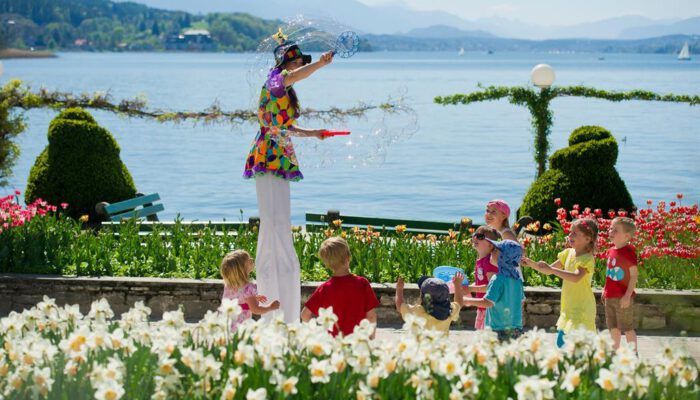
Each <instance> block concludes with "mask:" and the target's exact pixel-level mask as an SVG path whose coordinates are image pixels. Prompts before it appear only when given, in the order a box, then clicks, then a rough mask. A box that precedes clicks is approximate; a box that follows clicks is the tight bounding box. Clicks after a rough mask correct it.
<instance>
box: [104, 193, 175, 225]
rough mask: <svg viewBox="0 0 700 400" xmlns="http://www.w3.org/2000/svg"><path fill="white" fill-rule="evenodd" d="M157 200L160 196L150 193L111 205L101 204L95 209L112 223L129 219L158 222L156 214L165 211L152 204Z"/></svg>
mask: <svg viewBox="0 0 700 400" xmlns="http://www.w3.org/2000/svg"><path fill="white" fill-rule="evenodd" d="M158 200H160V195H158V193H152V194H147V195H143V196H137V197H134V198H133V199H129V200H124V201H120V202H118V203H113V204H109V203H107V202H102V203H99V204H97V206H96V207H95V208H96V209H97V212H98V213H99V214H103V215H104V216H105V217H106V218H107V219H109V220H110V221H112V222H119V221H121V220H123V219H129V218H136V219H141V218H147V219H148V220H149V221H158V215H157V214H158V213H159V212H161V211H163V210H165V207H163V205H162V204H153V203H154V202H156V201H158Z"/></svg>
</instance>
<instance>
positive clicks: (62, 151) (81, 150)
mask: <svg viewBox="0 0 700 400" xmlns="http://www.w3.org/2000/svg"><path fill="white" fill-rule="evenodd" d="M119 151H120V149H119V145H118V144H117V142H116V140H114V137H112V135H111V134H110V133H109V131H107V130H106V129H105V128H103V127H101V126H99V125H98V124H97V122H95V119H94V118H93V117H92V115H90V114H89V113H88V112H86V111H85V110H83V109H80V108H71V109H66V110H64V111H63V112H61V113H60V114H59V115H58V116H57V117H56V118H54V120H53V121H51V124H50V125H49V145H48V146H46V148H45V149H44V151H42V152H41V154H40V155H39V157H37V159H36V162H35V163H34V166H33V167H32V169H31V172H30V174H29V181H28V182H27V190H26V192H25V201H26V202H27V203H31V202H33V201H34V200H35V199H37V198H41V199H44V200H46V201H48V202H49V203H50V204H60V203H64V202H65V203H68V204H69V208H68V210H67V211H68V214H69V215H70V216H72V217H74V218H78V217H80V216H82V215H85V214H88V215H89V216H90V219H91V220H96V219H97V218H98V217H97V215H96V213H95V204H97V203H99V202H101V201H107V202H110V203H113V202H117V201H121V200H126V199H129V198H132V197H134V196H135V195H136V188H135V187H134V181H133V179H132V178H131V174H129V171H128V170H127V168H126V166H125V165H124V163H122V161H121V159H120V158H119Z"/></svg>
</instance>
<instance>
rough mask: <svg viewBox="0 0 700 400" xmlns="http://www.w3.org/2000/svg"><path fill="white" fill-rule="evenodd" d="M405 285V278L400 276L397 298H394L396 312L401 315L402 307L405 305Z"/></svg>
mask: <svg viewBox="0 0 700 400" xmlns="http://www.w3.org/2000/svg"><path fill="white" fill-rule="evenodd" d="M403 285H404V283H403V278H402V277H400V276H399V278H398V279H397V280H396V297H395V298H394V303H395V304H396V311H397V312H399V313H401V306H402V305H403Z"/></svg>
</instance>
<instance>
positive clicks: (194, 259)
mask: <svg viewBox="0 0 700 400" xmlns="http://www.w3.org/2000/svg"><path fill="white" fill-rule="evenodd" d="M547 173H550V172H549V171H548V172H547ZM153 228H154V229H153V231H152V232H151V233H150V234H147V235H143V234H139V225H138V223H137V222H135V221H133V220H132V221H127V222H123V223H121V224H120V225H116V226H113V227H111V226H110V227H104V228H102V230H100V231H99V232H97V233H94V232H92V231H85V230H81V225H80V223H79V222H77V221H75V220H73V219H70V218H65V217H64V216H62V215H60V214H59V215H56V214H53V213H49V214H48V215H47V216H45V217H42V218H34V219H32V220H31V221H30V222H28V223H26V224H24V225H22V226H18V227H13V228H11V229H8V230H5V231H2V232H0V273H7V272H12V273H37V274H57V275H80V276H131V277H161V278H195V279H202V278H219V264H220V262H221V258H222V257H223V256H224V255H225V254H226V253H227V252H229V251H231V250H234V249H242V250H246V251H247V252H249V253H250V254H251V255H253V257H255V251H256V244H257V240H258V235H257V232H256V231H254V230H252V231H251V230H248V229H247V227H245V226H242V227H241V228H239V229H229V230H219V231H217V230H216V229H215V228H213V227H209V226H204V227H193V226H189V225H186V224H182V223H181V221H179V220H177V221H176V223H175V225H174V226H173V227H172V228H170V229H167V228H164V227H162V226H160V225H157V224H156V225H154V226H153ZM328 235H340V236H344V237H345V238H346V239H347V241H348V244H349V246H350V252H351V254H352V260H351V264H350V269H351V271H352V272H353V273H355V274H358V275H362V276H365V277H367V279H369V280H370V281H372V282H378V283H393V282H396V279H397V277H398V276H399V275H400V276H402V277H403V278H404V279H405V280H406V281H407V282H415V281H416V280H417V279H418V278H419V277H420V276H421V275H429V274H430V273H431V271H432V269H433V268H434V267H436V266H438V265H455V266H459V267H462V268H464V269H465V271H466V273H467V275H468V276H470V277H471V276H472V275H473V273H474V265H475V262H476V257H477V255H476V252H475V250H474V249H473V247H472V245H471V243H470V241H469V240H468V239H466V240H465V237H460V236H455V237H454V238H452V237H448V236H445V237H434V236H426V235H413V234H408V233H403V234H398V235H395V236H391V237H387V235H384V233H383V232H382V231H374V232H369V231H365V230H358V231H353V230H342V229H336V230H332V231H325V232H301V231H297V232H295V233H294V234H293V238H294V239H293V240H294V248H295V249H296V252H297V255H298V257H299V261H300V267H301V279H302V280H303V281H323V280H326V279H328V278H329V277H330V274H329V271H328V270H327V269H326V268H325V267H324V266H323V265H322V263H321V262H320V261H319V259H318V256H317V254H318V249H319V247H320V245H321V243H322V242H323V241H324V240H325V239H326V238H327V237H328ZM685 236H686V237H685V238H684V239H683V241H684V243H690V244H691V245H692V240H693V239H694V236H693V234H692V233H688V234H687V235H685ZM564 242H565V238H564V234H563V232H562V231H561V230H558V231H556V232H554V233H553V234H549V235H546V236H545V237H543V238H542V241H541V242H537V241H536V242H533V243H531V244H529V246H528V256H529V257H531V258H533V259H536V260H554V259H556V256H557V253H558V252H559V251H561V249H562V247H563V243H564ZM641 247H642V246H640V247H639V248H641ZM643 262H644V266H645V267H644V268H640V270H639V273H640V276H639V281H638V287H640V288H663V289H697V288H698V287H700V281H699V280H698V276H697V272H696V271H697V270H698V268H699V267H700V264H698V262H699V261H698V258H697V257H695V258H692V257H691V258H680V257H671V256H664V257H659V256H654V257H651V258H646V259H644V260H643ZM596 263H597V265H596V271H601V273H597V274H596V275H595V276H594V278H593V279H594V280H593V284H594V286H596V287H602V285H603V284H604V283H605V274H604V271H605V260H603V259H597V260H596ZM523 274H524V277H525V281H526V283H527V285H529V286H548V287H561V281H560V280H559V279H558V278H556V277H553V276H550V275H543V274H539V273H537V272H536V271H534V270H532V269H530V268H524V269H523Z"/></svg>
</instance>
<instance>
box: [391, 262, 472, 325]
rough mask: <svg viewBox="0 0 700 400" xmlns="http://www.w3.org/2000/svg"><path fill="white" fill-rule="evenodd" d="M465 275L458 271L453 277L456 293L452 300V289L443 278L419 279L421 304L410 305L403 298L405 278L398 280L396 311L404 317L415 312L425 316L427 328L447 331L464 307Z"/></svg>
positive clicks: (418, 315)
mask: <svg viewBox="0 0 700 400" xmlns="http://www.w3.org/2000/svg"><path fill="white" fill-rule="evenodd" d="M463 280H464V275H463V274H462V273H459V272H458V273H457V274H455V276H454V277H453V278H452V283H453V284H454V288H455V293H454V300H453V301H452V302H450V289H449V287H448V286H447V283H445V282H444V281H443V280H441V279H438V278H431V277H427V276H423V277H421V278H420V279H419V280H418V287H419V288H420V298H421V304H418V305H408V304H406V303H404V300H403V286H404V282H403V278H402V277H399V279H398V280H397V281H396V298H395V303H396V311H398V312H399V313H400V314H401V317H402V318H404V319H405V318H406V315H408V314H413V315H415V316H417V317H420V318H423V319H424V320H425V322H426V324H425V327H426V328H427V329H434V330H439V331H442V332H445V333H447V332H448V331H449V330H450V324H451V323H452V321H457V320H458V319H459V311H460V310H461V308H462V281H463Z"/></svg>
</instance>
